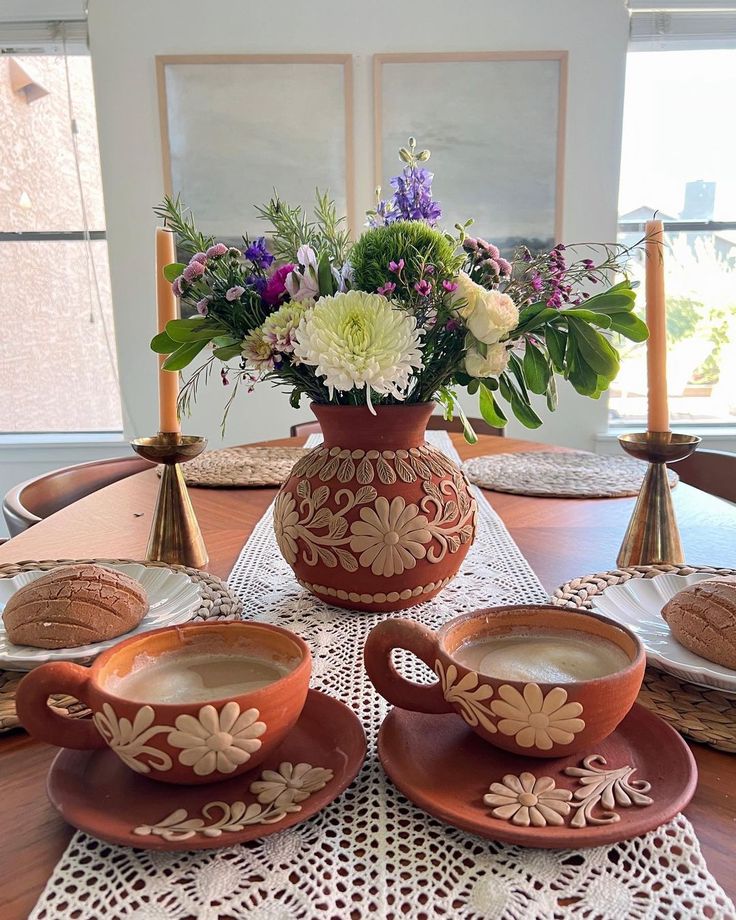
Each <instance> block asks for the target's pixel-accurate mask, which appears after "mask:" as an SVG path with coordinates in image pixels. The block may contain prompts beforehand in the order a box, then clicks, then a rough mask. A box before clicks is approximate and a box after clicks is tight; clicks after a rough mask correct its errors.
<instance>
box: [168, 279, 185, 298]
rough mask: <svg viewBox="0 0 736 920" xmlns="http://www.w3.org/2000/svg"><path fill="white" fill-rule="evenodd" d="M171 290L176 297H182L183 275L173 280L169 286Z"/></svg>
mask: <svg viewBox="0 0 736 920" xmlns="http://www.w3.org/2000/svg"><path fill="white" fill-rule="evenodd" d="M171 290H172V291H173V292H174V294H175V295H176V296H177V297H183V296H184V275H179V277H178V278H175V279H174V281H173V283H172V285H171Z"/></svg>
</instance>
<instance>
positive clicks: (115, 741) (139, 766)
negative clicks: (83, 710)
mask: <svg viewBox="0 0 736 920" xmlns="http://www.w3.org/2000/svg"><path fill="white" fill-rule="evenodd" d="M154 716H155V713H154V711H153V709H152V707H151V706H141V708H140V709H139V710H138V712H137V713H136V714H135V716H134V718H133V721H132V722H131V721H130V719H126V718H125V717H123V718H120V719H119V718H118V716H117V713H116V712H115V710H114V709H113V708H112V706H111V705H110V704H109V703H103V704H102V712H96V713H95V714H94V715H93V717H92V720H93V721H94V723H95V725H96V726H97V730H98V731H99V733H100V734H101V735H102V737H103V738H104V739H105V741H107V743H108V745H109V746H110V748H111V749H112V750H113V751H114V752H115V753H116V754H117V755H118V757H119V758H120V759H121V760H122V761H123V763H124V764H125V765H126V766H127V767H130V769H131V770H135V772H136V773H150V772H151V769H154V770H160V771H163V770H170V769H171V758H170V757H169V755H168V754H167V753H166V752H165V751H160V750H159V749H158V748H155V747H151V746H150V745H148V744H147V742H148V741H150V739H151V738H153V737H155V736H156V735H160V734H161V733H162V732H171V731H172V728H171V726H170V725H154V724H153V720H154ZM143 756H145V758H146V759H145V760H142V759H141V757H143Z"/></svg>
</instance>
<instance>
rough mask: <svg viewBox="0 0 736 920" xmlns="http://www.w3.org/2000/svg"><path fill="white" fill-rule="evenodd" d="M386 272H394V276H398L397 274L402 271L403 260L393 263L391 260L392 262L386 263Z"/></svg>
mask: <svg viewBox="0 0 736 920" xmlns="http://www.w3.org/2000/svg"><path fill="white" fill-rule="evenodd" d="M388 270H389V271H391V272H394V273H395V274H397V275H398V274H399V272H401V271H403V270H404V260H403V259H399V261H398V262H394V260H393V259H392V260H391V261H390V262H389V263H388Z"/></svg>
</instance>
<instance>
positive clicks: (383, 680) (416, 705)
mask: <svg viewBox="0 0 736 920" xmlns="http://www.w3.org/2000/svg"><path fill="white" fill-rule="evenodd" d="M438 647H439V646H438V642H437V637H436V636H435V634H434V633H433V632H432V630H430V629H427V628H426V626H422V625H421V624H420V623H416V622H414V620H402V619H396V620H383V622H381V623H379V624H378V626H376V627H375V628H374V629H373V630H372V631H371V633H370V635H369V636H368V639H367V640H366V643H365V649H364V652H363V656H364V661H365V669H366V671H367V672H368V676H369V677H370V679H371V681H372V682H373V686H374V687H375V688H376V690H378V692H379V693H380V694H381V696H383V697H385V699H387V700H388V701H389V703H392V704H393V705H394V706H398V707H399V708H400V709H411V710H412V711H414V712H453V711H454V710H453V708H452V706H451V705H450V704H449V703H448V702H447V700H445V697H444V695H443V693H442V687H441V685H440V683H439V681H437V683H434V684H417V683H415V682H414V681H413V680H407V679H406V678H405V677H402V676H401V674H399V672H398V671H397V670H396V668H395V667H394V665H393V662H392V661H391V652H392V651H393V650H394V649H395V648H403V649H406V650H407V651H409V652H413V653H414V654H415V655H416V656H417V658H420V659H421V660H422V661H423V662H424V663H425V664H426V665H427V666H428V667H429V668H431V669H432V670H433V671H434V667H435V662H436V661H437V650H438Z"/></svg>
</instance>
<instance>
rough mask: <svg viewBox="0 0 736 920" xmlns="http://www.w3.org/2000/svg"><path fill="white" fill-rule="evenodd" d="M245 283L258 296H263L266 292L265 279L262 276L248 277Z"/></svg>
mask: <svg viewBox="0 0 736 920" xmlns="http://www.w3.org/2000/svg"><path fill="white" fill-rule="evenodd" d="M245 283H246V284H247V285H248V287H251V288H253V289H254V290H255V291H257V292H258V294H260V295H261V297H262V296H263V292H264V291H265V290H266V284H267V279H266V278H264V277H263V276H262V275H248V277H247V278H246V279H245Z"/></svg>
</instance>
